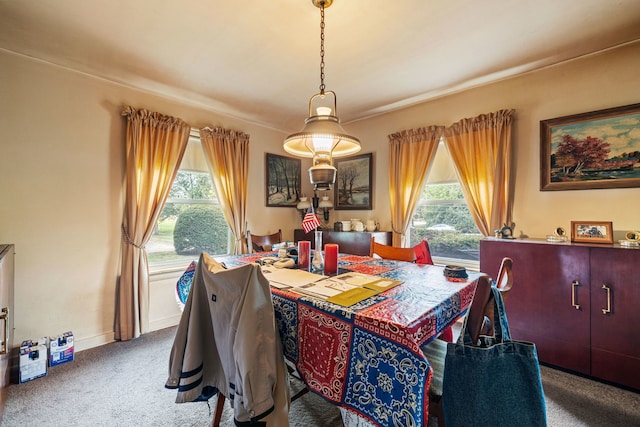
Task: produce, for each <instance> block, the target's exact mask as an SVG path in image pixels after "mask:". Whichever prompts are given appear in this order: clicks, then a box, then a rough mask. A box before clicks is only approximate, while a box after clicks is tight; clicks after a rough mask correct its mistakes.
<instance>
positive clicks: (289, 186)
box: [265, 153, 300, 208]
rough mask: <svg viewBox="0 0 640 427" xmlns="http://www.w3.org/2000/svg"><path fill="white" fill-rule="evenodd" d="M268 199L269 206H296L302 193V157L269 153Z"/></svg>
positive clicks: (267, 164)
mask: <svg viewBox="0 0 640 427" xmlns="http://www.w3.org/2000/svg"><path fill="white" fill-rule="evenodd" d="M265 163H266V165H265V170H266V177H265V182H266V189H265V190H266V199H267V206H268V207H285V208H290V207H295V206H296V205H297V204H298V196H299V195H300V159H295V158H293V157H285V156H279V155H277V154H270V153H267V155H266V162H265Z"/></svg>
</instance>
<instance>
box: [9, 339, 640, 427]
mask: <svg viewBox="0 0 640 427" xmlns="http://www.w3.org/2000/svg"><path fill="white" fill-rule="evenodd" d="M174 334H175V328H168V329H164V330H161V331H155V332H152V333H149V334H146V335H143V336H141V337H140V338H137V339H135V340H132V341H127V342H116V343H112V344H107V345H104V346H102V347H98V348H93V349H89V350H85V351H82V352H80V353H78V354H76V356H75V360H73V361H72V362H68V363H65V364H62V365H58V366H55V367H53V368H50V369H49V373H48V374H47V376H45V377H42V378H38V379H36V380H33V381H29V382H27V383H24V384H13V385H11V386H10V387H9V389H8V398H7V403H6V407H5V412H4V416H3V419H2V422H1V423H0V425H1V426H7V427H13V426H52V425H55V426H57V425H65V426H109V427H120V426H123V427H124V426H133V425H136V426H194V427H195V426H208V425H210V424H211V419H212V416H213V409H214V408H215V398H214V399H212V400H211V402H210V405H211V408H210V407H209V406H208V405H207V404H206V403H202V402H200V403H184V404H176V403H174V400H175V391H174V390H168V389H165V388H164V383H165V381H166V379H167V374H168V360H169V352H170V349H171V345H172V343H173V337H174ZM541 369H542V378H543V386H544V391H545V396H546V402H547V420H548V425H549V426H551V427H555V426H557V427H573V426H576V427H578V426H598V427H599V426H603V427H604V426H607V427H615V426H621V427H622V426H624V427H630V426H640V394H638V393H634V392H631V391H627V390H623V389H620V388H617V387H613V386H610V385H606V384H602V383H600V382H596V381H592V380H589V379H586V378H582V377H579V376H575V375H571V374H567V373H565V372H562V371H559V370H555V369H551V368H548V367H544V366H543V367H542V368H541ZM496 398H497V399H499V398H500V397H499V396H496ZM289 419H290V423H291V426H292V427H341V426H342V425H343V423H342V418H341V416H340V411H339V410H338V409H337V408H336V407H335V406H333V405H331V404H329V403H327V402H326V401H325V400H324V399H322V398H321V397H319V396H317V395H315V394H314V393H307V394H306V395H305V396H303V397H302V398H301V399H299V400H297V401H295V402H293V403H292V405H291V411H290V416H289ZM221 425H223V426H229V427H231V426H233V416H232V411H231V409H230V408H229V407H226V409H225V411H224V414H223V418H222V424H221ZM436 425H437V424H436V422H435V420H434V419H431V420H430V422H429V427H435V426H436Z"/></svg>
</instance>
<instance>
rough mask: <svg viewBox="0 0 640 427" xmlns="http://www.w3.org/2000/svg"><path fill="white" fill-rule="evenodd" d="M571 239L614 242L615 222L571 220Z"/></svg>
mask: <svg viewBox="0 0 640 427" xmlns="http://www.w3.org/2000/svg"><path fill="white" fill-rule="evenodd" d="M571 241H572V242H575V243H613V223H612V222H611V221H571Z"/></svg>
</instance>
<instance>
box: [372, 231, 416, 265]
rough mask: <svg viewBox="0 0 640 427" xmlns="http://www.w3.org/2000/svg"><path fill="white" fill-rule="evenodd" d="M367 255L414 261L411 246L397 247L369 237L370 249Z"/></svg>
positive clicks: (413, 252) (414, 253)
mask: <svg viewBox="0 0 640 427" xmlns="http://www.w3.org/2000/svg"><path fill="white" fill-rule="evenodd" d="M369 256H371V257H376V256H377V257H379V258H382V259H392V260H395V261H407V262H416V251H415V250H414V249H413V248H397V247H395V246H389V245H384V244H382V243H378V242H376V241H375V240H374V238H373V237H372V238H371V250H370V251H369Z"/></svg>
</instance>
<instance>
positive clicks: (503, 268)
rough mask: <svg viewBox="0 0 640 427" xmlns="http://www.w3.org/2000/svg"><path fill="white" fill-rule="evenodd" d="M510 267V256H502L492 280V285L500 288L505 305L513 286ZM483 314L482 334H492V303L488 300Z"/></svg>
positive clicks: (511, 265)
mask: <svg viewBox="0 0 640 427" xmlns="http://www.w3.org/2000/svg"><path fill="white" fill-rule="evenodd" d="M512 267H513V260H512V259H511V258H509V257H504V258H502V262H501V263H500V269H499V270H498V275H497V276H496V280H495V281H493V285H494V286H495V287H496V288H498V289H499V290H500V295H501V296H502V300H503V301H505V306H506V300H507V296H508V295H509V291H510V290H511V288H512V287H513V269H512ZM485 316H486V318H487V319H486V321H485V325H484V326H483V330H482V334H483V335H493V303H491V302H489V304H487V309H486V310H485Z"/></svg>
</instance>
